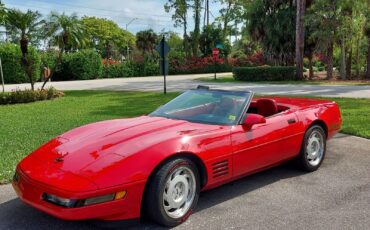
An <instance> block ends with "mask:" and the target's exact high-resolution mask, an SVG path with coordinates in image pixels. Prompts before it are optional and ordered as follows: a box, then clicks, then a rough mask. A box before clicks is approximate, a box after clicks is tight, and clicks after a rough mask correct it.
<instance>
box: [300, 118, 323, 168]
mask: <svg viewBox="0 0 370 230" xmlns="http://www.w3.org/2000/svg"><path fill="white" fill-rule="evenodd" d="M325 152H326V134H325V131H324V129H323V128H322V127H321V126H319V125H313V126H311V127H310V128H309V129H308V130H307V131H306V133H305V135H304V139H303V143H302V148H301V153H300V155H299V157H298V163H299V165H300V167H301V168H302V169H304V170H306V171H309V172H312V171H315V170H317V169H318V168H319V167H320V165H321V163H322V161H323V160H324V157H325Z"/></svg>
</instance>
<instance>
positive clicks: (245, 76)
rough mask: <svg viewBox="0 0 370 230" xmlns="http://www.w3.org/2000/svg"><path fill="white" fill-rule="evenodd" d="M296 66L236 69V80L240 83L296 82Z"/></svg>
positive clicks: (234, 70)
mask: <svg viewBox="0 0 370 230" xmlns="http://www.w3.org/2000/svg"><path fill="white" fill-rule="evenodd" d="M295 70H296V68H295V67H294V66H271V67H270V66H261V67H236V68H234V69H233V75H234V79H235V80H240V81H284V80H295Z"/></svg>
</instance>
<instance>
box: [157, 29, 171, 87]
mask: <svg viewBox="0 0 370 230" xmlns="http://www.w3.org/2000/svg"><path fill="white" fill-rule="evenodd" d="M156 50H157V51H158V53H159V56H160V57H161V60H160V62H159V65H160V66H159V67H160V68H159V69H160V73H161V74H162V75H163V93H164V94H166V93H167V84H166V76H167V75H168V68H169V66H168V61H167V59H166V56H167V54H168V53H169V52H170V46H169V45H168V44H167V42H166V38H165V37H164V35H163V38H162V40H161V42H160V43H159V44H158V45H157V47H156Z"/></svg>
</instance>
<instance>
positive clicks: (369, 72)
mask: <svg viewBox="0 0 370 230" xmlns="http://www.w3.org/2000/svg"><path fill="white" fill-rule="evenodd" d="M368 40H369V42H368V43H369V44H368V47H367V71H366V78H367V79H370V37H369V38H368Z"/></svg>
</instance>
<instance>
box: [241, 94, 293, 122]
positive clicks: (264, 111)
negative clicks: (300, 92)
mask: <svg viewBox="0 0 370 230" xmlns="http://www.w3.org/2000/svg"><path fill="white" fill-rule="evenodd" d="M288 109H289V107H287V106H283V105H279V104H277V103H276V101H275V100H274V99H269V98H258V99H255V100H253V101H252V102H251V104H250V106H249V109H248V111H247V113H254V114H259V115H261V116H264V117H270V116H273V115H275V114H278V113H281V112H283V111H285V110H288Z"/></svg>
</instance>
